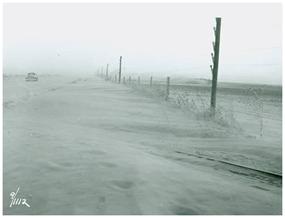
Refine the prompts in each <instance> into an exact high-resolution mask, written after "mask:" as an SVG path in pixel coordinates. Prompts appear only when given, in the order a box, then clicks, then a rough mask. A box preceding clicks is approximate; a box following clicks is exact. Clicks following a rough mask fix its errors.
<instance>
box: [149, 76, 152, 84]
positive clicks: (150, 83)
mask: <svg viewBox="0 0 285 218" xmlns="http://www.w3.org/2000/svg"><path fill="white" fill-rule="evenodd" d="M149 86H150V87H152V76H151V77H150V82H149Z"/></svg>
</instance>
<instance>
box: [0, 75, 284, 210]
mask: <svg viewBox="0 0 285 218" xmlns="http://www.w3.org/2000/svg"><path fill="white" fill-rule="evenodd" d="M204 82H205V83H203V82H201V81H198V82H197V81H196V82H195V84H194V83H193V82H192V83H185V82H183V81H182V82H181V81H179V80H173V81H172V80H171V84H172V86H171V88H170V98H169V101H165V100H164V97H163V95H164V85H163V81H161V83H158V84H156V83H155V81H154V83H153V87H152V88H149V87H148V85H147V84H145V85H143V80H142V84H141V85H140V86H138V85H137V84H136V82H135V81H134V82H133V83H132V85H131V84H129V85H128V84H126V85H122V84H115V83H112V82H110V81H105V80H104V79H101V78H98V77H94V76H88V77H87V76H86V77H83V76H82V77H80V78H79V77H78V76H40V80H39V82H34V83H33V82H25V81H24V76H11V77H5V78H4V102H3V104H4V117H3V122H4V130H3V134H4V150H3V152H4V172H3V173H4V189H3V192H4V196H3V201H4V204H3V208H4V214H190V215H191V214H281V209H282V200H281V199H282V163H281V162H282V161H281V160H282V153H281V149H282V143H281V142H282V128H281V127H282V103H281V93H282V92H281V88H280V87H274V86H262V87H260V86H258V87H252V86H250V87H249V86H248V85H240V84H239V85H236V84H221V86H220V87H219V90H218V97H217V103H218V112H217V116H216V118H215V119H213V118H211V117H210V116H209V115H208V113H207V109H208V107H209V85H208V84H207V81H204ZM145 83H146V82H145ZM249 88H252V89H250V90H249ZM259 88H261V91H260V90H259ZM239 166H242V167H239ZM249 168H250V169H251V170H250V169H249ZM266 172H268V173H266ZM270 173H271V174H270ZM17 187H20V188H21V189H20V193H21V196H23V197H26V198H27V200H28V202H29V203H30V204H31V207H30V208H28V207H24V206H20V207H12V208H10V207H9V204H10V199H9V194H10V193H11V192H12V191H16V190H17Z"/></svg>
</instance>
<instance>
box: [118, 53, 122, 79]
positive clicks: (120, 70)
mask: <svg viewBox="0 0 285 218" xmlns="http://www.w3.org/2000/svg"><path fill="white" fill-rule="evenodd" d="M121 73H122V56H120V68H119V83H121Z"/></svg>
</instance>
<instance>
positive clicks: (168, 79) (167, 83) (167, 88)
mask: <svg viewBox="0 0 285 218" xmlns="http://www.w3.org/2000/svg"><path fill="white" fill-rule="evenodd" d="M169 84H170V77H169V76H168V77H167V79H166V96H165V100H166V101H167V100H168V98H169Z"/></svg>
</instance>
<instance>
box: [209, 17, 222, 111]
mask: <svg viewBox="0 0 285 218" xmlns="http://www.w3.org/2000/svg"><path fill="white" fill-rule="evenodd" d="M214 33H215V42H213V50H214V51H213V53H211V56H212V61H213V65H210V67H211V71H212V92H211V111H212V112H213V113H214V114H215V109H216V93H217V83H218V68H219V53H220V33H221V18H220V17H217V18H216V28H215V27H214Z"/></svg>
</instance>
